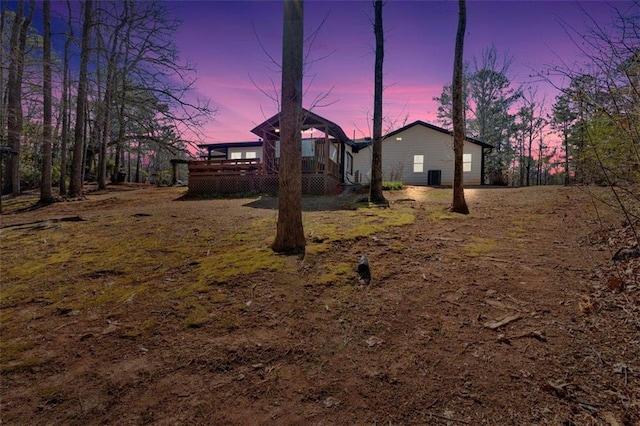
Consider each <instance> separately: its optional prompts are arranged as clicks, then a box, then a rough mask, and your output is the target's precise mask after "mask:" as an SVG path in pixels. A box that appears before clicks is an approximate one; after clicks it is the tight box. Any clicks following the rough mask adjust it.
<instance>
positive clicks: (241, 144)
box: [198, 141, 262, 149]
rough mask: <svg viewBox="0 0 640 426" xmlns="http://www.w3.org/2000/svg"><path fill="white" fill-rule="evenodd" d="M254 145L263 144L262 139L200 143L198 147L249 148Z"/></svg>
mask: <svg viewBox="0 0 640 426" xmlns="http://www.w3.org/2000/svg"><path fill="white" fill-rule="evenodd" d="M252 146H262V141H250V142H217V143H216V142H214V143H202V144H199V145H198V148H205V149H224V148H248V147H252Z"/></svg>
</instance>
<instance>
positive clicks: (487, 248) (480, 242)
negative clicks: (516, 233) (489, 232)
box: [462, 237, 498, 257]
mask: <svg viewBox="0 0 640 426" xmlns="http://www.w3.org/2000/svg"><path fill="white" fill-rule="evenodd" d="M497 247H498V241H496V240H494V239H491V238H481V237H472V239H471V242H470V243H468V244H465V245H464V247H463V248H462V251H463V252H464V254H466V255H467V256H471V257H478V256H481V255H483V254H488V253H491V252H492V251H494V250H495V249H496V248H497Z"/></svg>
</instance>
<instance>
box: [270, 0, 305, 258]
mask: <svg viewBox="0 0 640 426" xmlns="http://www.w3.org/2000/svg"><path fill="white" fill-rule="evenodd" d="M303 42H304V24H303V0H284V23H283V35H282V89H281V90H282V94H281V95H282V100H281V106H282V111H281V112H280V170H279V173H278V176H279V186H278V224H277V230H276V239H275V241H274V242H273V244H272V245H271V249H272V250H273V251H275V252H277V253H285V254H298V255H301V256H304V252H305V239H304V230H303V227H302V141H301V135H300V130H301V127H302V65H303Z"/></svg>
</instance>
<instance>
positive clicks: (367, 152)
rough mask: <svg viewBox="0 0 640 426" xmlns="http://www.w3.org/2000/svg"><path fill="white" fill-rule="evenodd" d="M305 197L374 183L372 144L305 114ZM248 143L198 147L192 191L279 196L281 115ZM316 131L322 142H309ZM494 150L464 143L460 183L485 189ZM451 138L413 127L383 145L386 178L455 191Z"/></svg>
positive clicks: (191, 171)
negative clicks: (486, 161)
mask: <svg viewBox="0 0 640 426" xmlns="http://www.w3.org/2000/svg"><path fill="white" fill-rule="evenodd" d="M303 113H304V116H303V123H302V132H303V137H302V140H301V144H302V146H301V150H302V192H303V193H305V194H331V193H334V192H335V191H336V188H338V187H339V186H340V185H353V184H362V183H364V184H366V183H368V182H369V179H370V177H371V159H372V141H371V139H370V138H366V139H364V140H360V141H354V140H351V139H349V138H348V137H347V135H346V134H345V132H344V130H342V128H341V127H340V126H338V125H337V124H336V123H334V122H332V121H330V120H327V119H326V118H323V117H321V116H319V115H317V114H315V113H313V112H311V111H308V110H304V109H303ZM251 132H252V133H254V134H255V135H256V136H258V137H259V138H260V139H259V140H258V141H250V142H226V143H216V144H203V145H199V147H200V148H201V149H202V150H203V151H205V152H206V153H203V155H202V156H201V157H202V160H200V161H191V162H189V192H190V193H192V194H207V193H223V194H230V193H244V192H253V191H255V192H277V191H278V169H279V167H280V137H279V132H280V115H279V114H276V115H274V116H273V117H271V118H269V119H268V120H266V121H265V122H263V123H261V124H259V125H258V126H256V127H255V128H253V129H252V130H251ZM315 132H318V134H319V136H317V137H314V133H315ZM491 149H492V147H491V145H488V144H486V143H484V142H481V141H479V140H477V139H473V138H469V137H467V138H466V143H465V145H464V154H463V161H464V163H463V171H464V183H465V184H466V185H482V184H483V180H482V176H483V175H484V159H485V155H486V154H488V153H489V152H491ZM453 168H454V163H453V135H452V132H450V131H448V130H446V129H443V128H441V127H438V126H434V125H432V124H429V123H425V122H424V121H415V122H413V123H411V124H409V125H406V126H404V127H402V128H401V129H398V130H395V131H393V132H391V133H389V134H388V135H386V136H385V137H384V139H383V141H382V173H383V179H384V180H399V181H402V182H403V183H405V184H407V185H452V183H453Z"/></svg>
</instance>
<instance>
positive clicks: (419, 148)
mask: <svg viewBox="0 0 640 426" xmlns="http://www.w3.org/2000/svg"><path fill="white" fill-rule="evenodd" d="M492 148H493V147H492V146H491V145H489V144H486V143H484V142H482V141H479V140H477V139H474V138H470V137H467V138H466V140H465V144H464V154H463V171H464V184H465V185H482V184H483V179H482V176H483V175H484V159H485V155H486V154H488V153H489V152H491V150H492ZM371 149H372V147H371V145H368V146H367V147H366V148H362V149H360V152H359V153H358V154H357V156H355V157H354V169H355V171H354V179H355V181H356V182H357V183H366V182H368V181H369V178H370V176H371ZM453 169H454V161H453V134H452V133H451V132H450V131H448V130H446V129H443V128H441V127H438V126H434V125H433V124H429V123H425V122H424V121H414V122H413V123H411V124H408V125H406V126H404V127H402V128H400V129H398V130H395V131H393V132H391V133H389V134H387V135H386V136H385V137H384V139H383V141H382V175H383V179H384V180H399V181H402V182H403V183H404V184H406V185H452V184H453Z"/></svg>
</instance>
